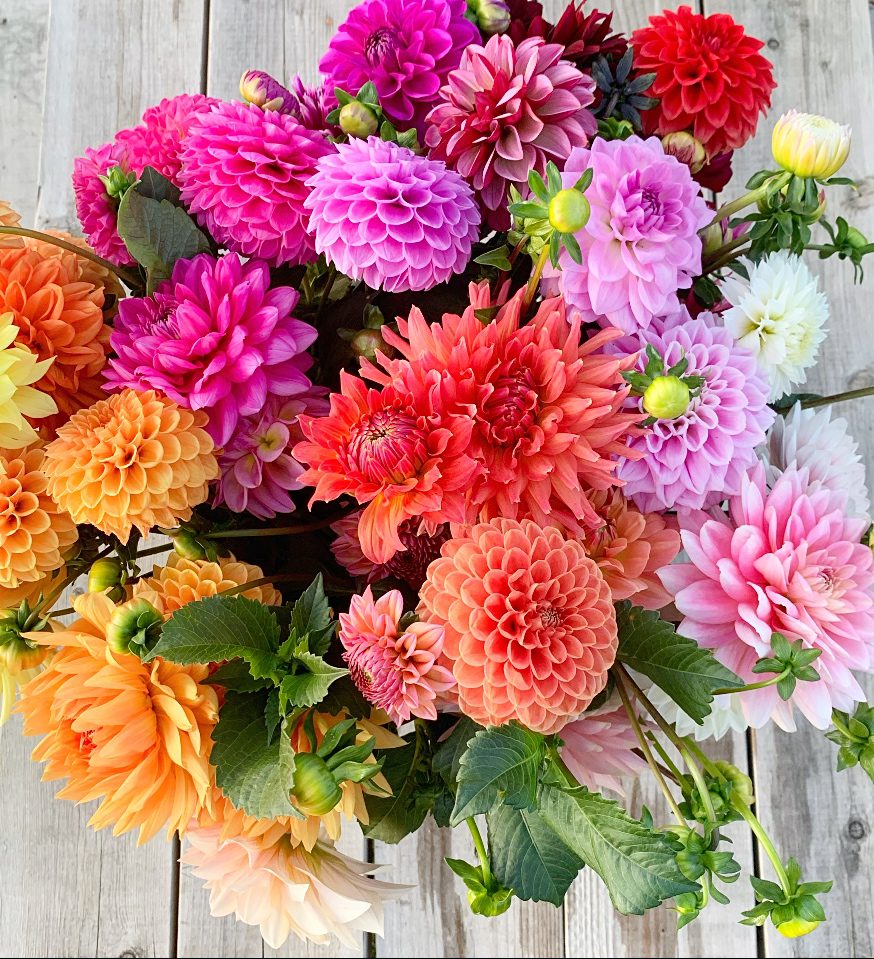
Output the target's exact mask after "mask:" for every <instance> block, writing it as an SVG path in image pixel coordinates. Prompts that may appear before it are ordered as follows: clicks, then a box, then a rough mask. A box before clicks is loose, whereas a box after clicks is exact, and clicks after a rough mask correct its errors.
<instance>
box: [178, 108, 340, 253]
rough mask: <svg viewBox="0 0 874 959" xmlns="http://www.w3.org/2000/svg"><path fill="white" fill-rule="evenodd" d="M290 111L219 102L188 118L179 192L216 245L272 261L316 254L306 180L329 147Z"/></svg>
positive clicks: (318, 134) (325, 141) (329, 149)
mask: <svg viewBox="0 0 874 959" xmlns="http://www.w3.org/2000/svg"><path fill="white" fill-rule="evenodd" d="M333 149H334V148H333V146H332V145H331V144H330V143H328V141H327V140H326V138H325V137H324V136H323V135H322V134H321V133H319V132H314V131H312V130H307V129H306V128H305V127H303V126H301V124H300V123H298V122H297V120H295V119H294V117H292V116H288V115H286V114H283V113H277V112H276V111H275V110H262V109H261V108H260V107H256V106H254V105H252V104H248V103H237V102H233V103H232V102H230V101H222V102H221V103H219V104H218V105H217V106H215V107H213V108H212V110H210V111H209V112H208V113H201V114H198V115H197V117H196V118H195V120H194V121H193V122H192V124H191V127H190V130H189V133H188V136H187V137H186V139H185V143H184V148H183V151H182V170H181V172H180V174H179V182H180V184H181V187H182V199H183V200H184V202H185V204H186V206H187V207H188V208H189V209H190V210H191V212H192V213H193V214H194V215H195V217H196V218H197V220H198V222H199V223H201V224H202V225H203V226H205V227H206V229H207V230H208V231H209V233H210V234H211V236H212V237H213V238H214V239H215V240H216V241H217V242H218V243H219V244H220V245H222V246H226V247H227V248H228V249H229V250H232V251H233V252H235V253H240V254H242V255H243V256H248V257H256V258H258V259H259V260H267V261H268V262H269V263H270V265H271V266H282V265H284V264H298V263H309V262H310V261H311V260H314V259H315V253H314V251H313V242H312V238H311V237H310V236H309V234H308V232H307V230H308V228H309V227H308V221H309V217H308V215H307V212H306V210H304V207H303V201H304V199H305V198H306V196H307V193H308V192H309V191H308V189H307V187H306V186H305V181H306V179H307V178H308V177H309V176H312V174H313V173H314V172H315V168H316V161H317V160H318V159H319V157H322V156H324V155H325V154H326V153H329V152H331V151H332V150H333Z"/></svg>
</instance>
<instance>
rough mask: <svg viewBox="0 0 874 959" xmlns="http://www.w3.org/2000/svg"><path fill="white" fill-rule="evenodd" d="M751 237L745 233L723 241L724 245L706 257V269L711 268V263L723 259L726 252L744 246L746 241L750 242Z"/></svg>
mask: <svg viewBox="0 0 874 959" xmlns="http://www.w3.org/2000/svg"><path fill="white" fill-rule="evenodd" d="M749 239H750V238H749V237H748V236H747V235H746V234H743V235H742V236H736V237H735V238H734V239H733V240H730V241H729V242H728V243H723V244H722V246H719V247H717V248H716V249H715V250H714V251H713V252H712V253H708V254H707V255H706V256H705V257H704V269H705V270H709V269H710V264H711V263H713V262H715V261H716V260H719V259H721V258H722V257H724V256H725V255H726V253H732V252H733V251H734V250H736V249H738V247H741V246H743V245H744V243H748V242H749Z"/></svg>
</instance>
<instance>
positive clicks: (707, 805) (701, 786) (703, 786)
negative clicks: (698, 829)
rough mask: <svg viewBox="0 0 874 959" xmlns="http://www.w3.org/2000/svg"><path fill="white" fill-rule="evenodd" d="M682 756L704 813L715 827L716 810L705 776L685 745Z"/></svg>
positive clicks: (681, 752) (681, 751)
mask: <svg viewBox="0 0 874 959" xmlns="http://www.w3.org/2000/svg"><path fill="white" fill-rule="evenodd" d="M680 755H681V756H682V757H683V762H684V763H685V764H686V769H688V770H689V775H690V776H691V777H692V779H693V780H694V782H695V788H696V789H697V790H698V795H699V796H700V797H701V803H702V804H703V806H704V811H705V812H706V813H707V819H708V821H709V822H710V823H712V824H713V825H714V826H715V825H716V810H715V809H714V808H713V798H712V796H711V795H710V790H709V789H708V788H707V783H706V782H704V776H703V775H702V774H701V768H700V767H699V765H698V763H697V762H696V761H695V760H694V758H693V757H692V753H691V752H690V751H689V749H688V748H687V747H686V745H685V743H684V744H683V748H682V749H681V750H680ZM707 835H708V836H709V835H710V833H709V832H708V833H707Z"/></svg>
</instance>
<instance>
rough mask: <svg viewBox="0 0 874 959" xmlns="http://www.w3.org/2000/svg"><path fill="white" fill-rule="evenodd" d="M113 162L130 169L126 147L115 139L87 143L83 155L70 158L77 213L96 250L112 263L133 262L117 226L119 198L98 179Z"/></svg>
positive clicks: (115, 164)
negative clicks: (89, 145)
mask: <svg viewBox="0 0 874 959" xmlns="http://www.w3.org/2000/svg"><path fill="white" fill-rule="evenodd" d="M115 166H120V167H122V169H124V170H125V171H126V172H130V169H131V167H130V165H129V163H128V160H127V158H126V153H125V150H124V148H123V147H122V145H121V144H120V143H119V142H117V141H116V142H115V143H104V144H103V146H101V147H96V148H93V147H88V149H86V150H85V153H84V155H83V156H80V157H76V159H75V160H74V161H73V192H74V194H75V196H76V216H77V217H78V218H79V223H80V224H81V226H82V232H83V233H84V234H85V236H86V237H87V239H88V244H89V246H90V247H91V249H92V250H94V252H95V253H97V254H98V255H99V256H102V257H104V258H105V259H107V260H110V261H111V262H112V263H118V264H120V265H121V266H132V265H133V264H134V263H136V260H134V258H133V257H132V256H131V255H130V253H129V252H128V249H127V247H126V246H125V244H124V240H122V238H121V237H120V236H119V235H118V230H117V228H116V220H115V214H116V210H117V209H118V200H115V199H113V198H112V197H111V196H110V195H109V194H108V193H107V192H106V185H105V184H104V182H103V181H102V180H101V179H100V177H102V176H105V175H106V174H107V173H108V171H109V170H110V169H112V167H115Z"/></svg>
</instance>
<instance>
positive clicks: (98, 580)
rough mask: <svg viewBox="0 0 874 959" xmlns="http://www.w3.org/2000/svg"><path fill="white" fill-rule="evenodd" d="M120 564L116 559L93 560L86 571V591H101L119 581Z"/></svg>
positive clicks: (115, 584)
mask: <svg viewBox="0 0 874 959" xmlns="http://www.w3.org/2000/svg"><path fill="white" fill-rule="evenodd" d="M121 574H122V566H121V563H119V561H118V560H117V559H110V558H109V557H104V558H103V559H98V560H95V561H94V562H93V563H92V565H91V569H90V570H89V572H88V592H89V593H102V592H103V591H104V590H107V589H110V588H111V587H113V586H118V585H119V584H120V583H121Z"/></svg>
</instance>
